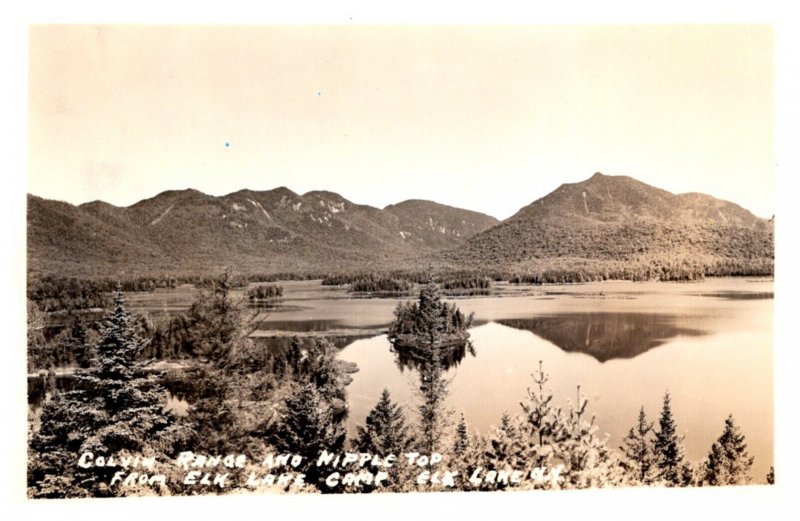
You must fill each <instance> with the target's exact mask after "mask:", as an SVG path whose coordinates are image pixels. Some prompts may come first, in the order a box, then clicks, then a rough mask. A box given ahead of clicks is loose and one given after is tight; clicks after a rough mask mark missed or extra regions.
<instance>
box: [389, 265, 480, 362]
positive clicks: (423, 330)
mask: <svg viewBox="0 0 800 521" xmlns="http://www.w3.org/2000/svg"><path fill="white" fill-rule="evenodd" d="M394 316H395V319H394V322H393V323H392V325H391V326H390V327H389V332H388V336H389V341H390V342H391V343H392V345H393V346H394V347H402V348H409V349H415V350H425V351H429V350H432V349H436V348H441V347H453V346H459V345H463V344H464V343H465V342H466V341H467V339H468V338H469V332H468V331H467V329H469V327H470V325H472V320H473V317H474V313H471V314H470V315H469V316H464V313H462V312H461V310H459V309H458V306H456V305H455V304H448V303H447V302H443V301H442V298H441V292H440V290H439V286H438V285H437V284H436V282H434V280H433V278H432V277H431V278H430V280H429V281H428V284H426V285H425V286H424V287H423V288H422V290H421V291H420V292H419V301H418V302H400V303H399V304H398V305H397V307H396V308H395V310H394Z"/></svg>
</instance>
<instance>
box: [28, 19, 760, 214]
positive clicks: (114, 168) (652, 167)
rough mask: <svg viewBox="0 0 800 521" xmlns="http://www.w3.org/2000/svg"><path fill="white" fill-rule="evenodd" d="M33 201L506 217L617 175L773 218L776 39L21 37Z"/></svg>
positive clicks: (655, 31) (648, 35)
mask: <svg viewBox="0 0 800 521" xmlns="http://www.w3.org/2000/svg"><path fill="white" fill-rule="evenodd" d="M29 44H30V55H29V70H30V73H29V128H30V131H29V179H28V191H29V192H31V193H34V194H36V195H40V196H43V197H47V198H52V199H60V200H65V201H69V202H72V203H76V204H77V203H82V202H86V201H91V200H95V199H102V200H105V201H108V202H111V203H113V204H117V205H124V206H126V205H129V204H132V203H134V202H136V201H138V200H140V199H143V198H146V197H152V196H154V195H156V194H157V193H159V192H161V191H164V190H169V189H182V188H196V189H198V190H201V191H203V192H206V193H209V194H213V195H222V194H226V193H230V192H234V191H237V190H239V189H242V188H250V189H254V190H266V189H271V188H274V187H277V186H288V187H289V188H291V189H292V190H294V191H296V192H298V193H304V192H306V191H309V190H315V189H325V190H331V191H335V192H338V193H340V194H341V195H343V196H344V197H346V198H348V199H350V200H351V201H353V202H356V203H362V204H370V205H373V206H378V207H383V206H385V205H387V204H390V203H395V202H399V201H402V200H405V199H411V198H424V199H432V200H435V201H438V202H441V203H445V204H450V205H453V206H459V207H463V208H468V209H473V210H477V211H481V212H485V213H488V214H490V215H493V216H495V217H498V218H501V219H502V218H506V217H508V216H510V215H511V214H513V213H515V212H516V211H517V210H518V209H519V208H520V207H522V206H524V205H527V204H529V203H530V202H532V201H534V200H535V199H537V198H539V197H541V196H543V195H546V194H547V193H549V192H550V191H552V190H553V189H555V188H556V187H558V185H560V184H561V183H564V182H576V181H581V180H583V179H586V178H588V177H590V176H591V175H592V174H593V173H594V172H596V171H600V172H603V173H606V174H625V175H630V176H633V177H635V178H637V179H639V180H641V181H644V182H646V183H649V184H652V185H655V186H658V187H661V188H665V189H667V190H670V191H672V192H676V193H682V192H704V193H708V194H711V195H714V196H717V197H720V198H723V199H727V200H730V201H733V202H736V203H738V204H740V205H742V206H744V207H745V208H747V209H749V210H751V211H753V212H754V213H755V214H757V215H759V216H762V217H769V216H770V215H772V214H773V213H774V209H773V189H774V185H773V168H774V163H775V161H774V157H773V84H774V71H773V34H772V30H771V29H770V28H769V27H768V26H702V25H684V26H487V27H481V26H439V27H436V26H327V27H325V26H263V27H257V26H249V27H243V26H213V27H201V26H103V27H95V26H34V27H32V28H31V30H30V40H29Z"/></svg>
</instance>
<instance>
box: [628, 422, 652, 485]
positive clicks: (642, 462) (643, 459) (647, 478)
mask: <svg viewBox="0 0 800 521" xmlns="http://www.w3.org/2000/svg"><path fill="white" fill-rule="evenodd" d="M652 436H653V423H648V422H647V416H646V415H645V412H644V406H642V408H641V409H639V419H638V422H637V423H636V425H635V426H634V427H631V429H630V431H628V435H627V436H625V438H624V439H623V440H622V442H623V446H622V447H620V450H621V451H622V454H623V456H624V458H625V460H624V466H625V468H626V470H627V471H628V474H629V475H631V476H632V477H633V478H634V479H635V480H636V481H638V482H639V483H641V484H643V485H649V484H651V483H653V480H654V478H655V453H654V452H653V450H654V449H653V439H652Z"/></svg>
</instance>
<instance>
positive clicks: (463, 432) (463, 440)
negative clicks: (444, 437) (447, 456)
mask: <svg viewBox="0 0 800 521" xmlns="http://www.w3.org/2000/svg"><path fill="white" fill-rule="evenodd" d="M468 449H469V432H468V431H467V420H465V419H464V414H463V413H462V414H461V419H460V420H459V422H458V426H457V427H456V436H455V442H453V450H452V454H453V455H455V456H463V455H464V454H465V453H466V452H467V450H468Z"/></svg>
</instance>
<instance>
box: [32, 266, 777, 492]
mask: <svg viewBox="0 0 800 521" xmlns="http://www.w3.org/2000/svg"><path fill="white" fill-rule="evenodd" d="M231 288H232V283H231V279H230V278H229V277H223V278H221V279H219V280H216V281H214V284H213V285H212V286H211V287H209V288H207V289H205V290H203V291H201V292H199V293H198V296H197V300H196V302H195V303H194V304H193V305H192V307H191V308H190V309H189V310H188V311H187V312H186V313H185V314H181V315H179V316H176V317H174V318H173V319H171V320H170V321H169V323H168V324H167V325H166V326H164V325H162V326H159V327H158V328H152V327H151V326H148V324H147V323H146V321H144V320H142V319H141V318H140V317H137V316H136V315H134V314H133V313H131V312H130V311H129V310H128V309H127V306H126V300H125V296H124V293H123V290H122V288H117V289H116V290H115V291H114V292H113V294H112V296H111V297H110V298H109V303H108V304H107V306H106V311H105V313H104V316H103V318H102V319H101V320H100V321H98V322H97V323H96V324H95V325H93V326H89V327H85V326H83V325H82V324H80V323H76V324H75V325H73V326H72V327H70V328H68V330H67V331H68V333H65V334H64V335H63V338H62V339H61V340H59V342H61V346H62V347H61V348H59V350H58V353H60V354H59V357H60V359H61V360H60V361H63V360H66V359H71V360H72V361H74V363H76V364H77V365H80V366H81V367H83V368H84V369H83V370H82V371H81V372H79V373H78V375H77V376H76V378H78V379H79V380H80V381H81V383H82V385H78V386H76V387H75V388H74V389H73V390H70V391H61V392H59V391H57V390H51V392H52V396H51V397H50V398H49V400H47V401H46V402H45V404H44V406H43V410H42V413H41V418H40V421H39V425H38V428H34V426H33V422H31V427H30V436H29V443H30V454H29V465H28V492H29V495H30V496H31V497H36V498H40V497H86V496H91V497H110V496H125V495H176V494H177V495H183V494H207V493H237V492H242V491H257V492H322V493H341V492H361V493H366V492H384V491H392V492H402V491H438V490H503V489H522V490H524V489H551V488H554V489H565V488H566V489H571V488H588V487H609V486H610V487H618V486H667V487H684V486H716V485H736V484H746V483H749V482H751V480H752V476H751V473H750V469H751V467H752V464H753V458H752V457H751V456H750V455H749V454H748V452H747V444H746V441H745V436H744V434H743V433H742V432H741V431H740V429H739V427H738V426H737V424H736V422H735V420H734V418H733V417H729V418H728V419H727V420H726V421H725V423H724V425H721V426H720V430H721V434H720V436H719V438H718V439H717V441H716V442H714V443H713V445H712V446H711V447H710V448H709V452H708V456H707V458H706V459H705V460H703V461H689V460H688V459H687V458H686V456H685V454H684V449H683V437H682V436H680V435H679V434H678V432H679V428H678V425H677V423H676V420H675V418H674V416H673V414H672V408H671V397H670V395H669V394H668V393H667V394H665V395H664V398H663V407H662V409H661V411H659V413H658V414H657V419H656V420H655V421H649V420H648V415H647V413H646V411H644V409H642V410H640V411H639V414H638V419H637V421H636V422H635V423H634V424H633V425H632V427H631V429H630V432H629V434H628V435H627V436H626V437H625V439H624V440H623V442H622V444H621V445H620V446H619V447H612V446H609V444H608V441H607V438H605V437H603V436H600V435H599V434H598V422H600V421H602V418H601V419H599V420H597V421H596V420H595V418H594V417H593V416H591V414H590V411H589V402H588V400H587V399H586V398H585V396H584V394H583V393H582V391H581V389H580V387H578V389H577V396H578V399H577V401H575V402H571V401H566V402H564V401H563V397H557V396H554V395H553V394H552V392H551V391H549V390H548V387H547V383H548V380H549V378H550V377H549V375H548V374H547V373H546V372H545V369H544V365H543V364H542V363H541V362H540V365H539V368H538V370H537V372H536V373H535V374H534V375H532V379H531V382H530V386H529V388H528V391H527V394H526V395H525V396H520V397H511V400H512V402H511V403H509V407H511V406H513V401H514V400H519V402H518V403H519V407H518V409H517V411H516V412H515V413H507V414H504V415H503V416H502V417H501V418H498V419H497V424H496V426H495V427H494V428H493V429H491V430H490V431H489V432H483V433H479V432H472V431H471V429H470V426H469V425H468V424H467V422H466V421H465V419H464V417H463V416H458V415H457V411H453V410H451V409H450V408H449V406H448V402H447V396H448V392H449V385H450V382H449V380H448V379H447V378H446V377H445V376H444V367H443V361H442V359H441V358H442V356H441V354H442V351H440V350H439V349H438V348H437V346H438V344H439V342H438V340H439V339H441V338H443V337H446V336H447V335H448V334H450V333H452V332H454V331H462V330H464V329H466V327H468V325H469V318H468V317H464V316H463V314H462V313H461V312H460V311H459V310H458V308H457V307H456V306H454V305H450V304H445V303H443V302H441V300H440V293H439V292H440V287H439V286H438V285H437V284H435V283H433V282H430V283H429V284H427V285H426V286H425V287H423V289H422V291H421V292H420V298H419V301H418V302H415V303H412V304H409V305H406V306H401V307H400V308H398V312H397V313H396V318H397V321H396V326H395V327H396V328H400V329H402V330H403V331H406V330H409V331H412V332H413V333H414V334H415V335H417V336H418V337H420V338H426V339H427V340H428V344H427V345H428V350H427V351H425V352H427V353H428V355H427V356H426V357H423V359H422V361H421V363H419V364H417V365H416V366H415V370H414V371H413V372H412V374H413V378H414V379H415V382H416V383H415V387H416V389H417V393H416V397H415V399H414V400H413V401H412V402H409V403H403V404H401V403H397V402H395V401H393V400H392V397H391V396H390V394H389V393H388V391H384V392H383V393H382V394H381V395H380V396H376V397H375V406H374V408H373V409H372V410H371V412H370V413H369V414H368V416H367V418H366V421H365V423H364V424H363V425H360V426H358V428H357V432H356V436H355V437H353V438H352V439H348V436H347V432H346V430H345V427H344V421H345V419H346V416H347V399H348V397H347V384H348V382H349V377H348V374H347V372H348V367H347V366H346V364H345V363H343V362H341V361H340V360H339V359H338V358H337V352H338V350H337V348H336V347H335V346H334V345H333V344H332V343H331V342H329V341H328V340H326V339H324V338H305V339H299V338H295V339H294V340H293V341H292V342H291V343H290V345H289V347H288V348H287V349H285V350H280V351H273V350H266V349H263V348H261V347H260V346H259V345H258V344H257V343H256V342H255V341H254V340H253V339H252V338H251V337H250V336H249V333H250V332H251V331H252V322H253V321H254V320H257V315H254V313H257V311H250V310H248V309H245V308H242V307H240V306H239V305H238V304H237V303H236V302H235V301H234V300H233V299H232V297H231ZM265 291H277V290H265ZM29 312H30V315H29V326H30V325H31V324H32V325H33V327H29V336H28V342H29V350H30V352H31V353H33V354H34V355H32V356H34V357H35V356H36V353H39V352H40V347H37V343H39V344H40V343H41V339H40V338H39V337H38V336H39V335H37V333H38V332H39V329H37V321H38V320H40V319H41V311H40V310H39V308H38V307H37V305H35V304H33V303H31V304H30V305H29ZM31 320H33V322H31ZM456 322H458V323H456ZM165 351H170V353H169V355H170V356H183V357H185V358H187V359H190V360H192V362H193V366H192V370H193V371H194V376H193V382H194V385H195V386H196V391H197V393H196V394H197V396H196V398H195V399H194V400H193V401H192V403H191V404H190V406H189V408H188V411H187V413H186V414H185V415H182V416H179V415H177V414H175V413H174V412H171V411H170V410H169V409H168V408H167V407H166V401H167V393H166V392H165V390H164V388H163V387H162V385H161V384H160V383H159V378H160V373H158V372H157V371H154V370H153V368H152V364H151V362H152V361H153V359H154V358H158V357H163V356H164V355H165ZM53 363H56V362H53ZM562 403H563V405H561V404H562ZM631 412H632V417H633V413H635V411H631ZM189 451H191V452H192V454H191V455H189V454H188V452H189ZM348 453H352V454H353V456H352V457H353V458H355V459H354V460H348V459H347V458H346V457H345V456H346V455H347V454H348ZM87 454H90V456H87ZM324 454H330V455H342V456H343V457H344V459H343V460H342V462H340V463H338V464H337V463H335V462H334V461H332V460H330V461H327V460H326V464H324V465H323V464H318V463H319V462H320V459H319V458H320V457H321V455H324ZM362 454H366V455H367V457H366V458H364V459H363V460H362V459H361V455H362ZM414 454H416V456H414V457H416V458H417V460H416V461H415V462H414V463H411V460H410V459H407V457H406V455H409V456H408V457H412V456H413V455H414ZM437 454H440V455H441V461H438V458H437V456H436V455H437ZM273 455H274V457H275V459H274V460H273V459H271V458H272V457H273ZM281 455H283V456H281ZM389 455H395V456H396V457H397V460H396V461H393V462H392V463H389V462H388V460H387V458H388V457H389ZM284 456H285V458H286V459H285V460H281V459H280V458H281V457H284ZM290 456H291V457H290ZM136 457H138V458H139V459H137V460H134V459H133V458H136ZM217 457H218V458H219V459H218V460H216V459H215V458H217ZM332 457H333V456H331V458H332ZM423 457H424V458H425V460H426V463H425V464H423V463H422V458H423ZM110 458H116V461H118V462H123V461H124V462H127V463H128V464H129V465H127V466H125V465H122V464H121V463H120V464H119V465H118V466H111V465H110V464H108V463H109V461H110ZM125 458H129V459H125ZM268 460H269V464H267V461H268ZM376 460H380V462H382V464H377V463H375V462H376ZM78 461H79V462H82V464H80V465H76V462H78ZM133 461H136V462H139V464H140V465H139V466H138V467H137V466H135V465H134V464H133V463H131V462H133ZM337 461H338V460H337ZM344 461H349V463H347V464H346V463H344ZM359 461H363V463H361V464H359V463H358V462H359ZM193 471H196V472H197V474H192V472H193ZM200 471H202V473H206V472H212V473H217V476H219V473H222V472H224V474H225V478H224V479H223V482H222V483H219V482H217V483H216V484H215V483H213V482H210V484H207V485H202V484H198V483H199V482H200V480H201V477H200V476H201V474H202V473H201V472H200ZM435 471H440V472H441V473H442V474H444V473H446V472H449V473H450V474H449V476H450V478H451V481H452V486H450V485H447V486H445V485H443V484H442V482H438V483H437V482H436V480H434V479H433V475H432V474H431V473H432V472H435ZM425 472H429V474H427V475H426V474H425ZM517 472H518V473H519V476H523V479H516V477H518V474H517ZM134 473H138V474H136V475H134ZM334 474H336V476H334ZM447 475H448V474H445V476H447ZM190 476H194V477H193V478H192V477H190ZM767 480H768V481H769V482H773V481H774V473H772V472H770V476H768V477H767Z"/></svg>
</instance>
